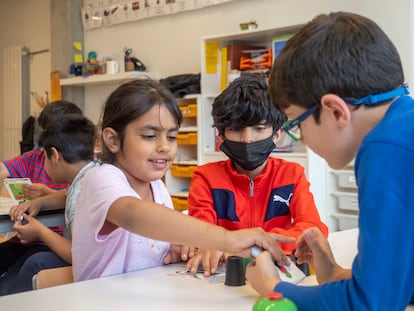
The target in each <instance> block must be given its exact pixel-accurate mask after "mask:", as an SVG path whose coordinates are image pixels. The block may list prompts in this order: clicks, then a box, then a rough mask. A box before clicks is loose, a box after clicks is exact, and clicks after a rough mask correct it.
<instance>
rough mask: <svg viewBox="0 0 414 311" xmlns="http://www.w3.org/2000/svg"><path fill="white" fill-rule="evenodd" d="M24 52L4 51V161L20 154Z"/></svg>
mask: <svg viewBox="0 0 414 311" xmlns="http://www.w3.org/2000/svg"><path fill="white" fill-rule="evenodd" d="M22 51H23V47H22V46H14V47H8V48H5V49H4V50H3V98H2V105H3V113H2V119H3V120H2V121H3V122H2V128H1V135H2V146H1V147H2V148H1V149H2V150H1V151H2V154H1V157H2V158H3V159H10V158H12V157H15V156H17V155H19V154H20V143H19V142H20V141H21V139H22V135H21V128H22V109H23V108H22V107H23V85H24V77H23V72H24V66H25V64H24V60H23V53H22Z"/></svg>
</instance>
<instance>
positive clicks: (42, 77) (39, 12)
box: [0, 0, 51, 159]
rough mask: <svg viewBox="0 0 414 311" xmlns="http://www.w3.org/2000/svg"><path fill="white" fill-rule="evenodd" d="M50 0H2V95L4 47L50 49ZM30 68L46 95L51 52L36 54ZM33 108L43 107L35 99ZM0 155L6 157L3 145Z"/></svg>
mask: <svg viewBox="0 0 414 311" xmlns="http://www.w3.org/2000/svg"><path fill="white" fill-rule="evenodd" d="M50 1H51V0H24V1H16V0H0V29H1V32H0V33H1V35H0V38H1V40H0V73H1V74H0V99H2V98H3V48H5V47H10V46H15V45H23V46H26V47H28V48H29V49H30V51H31V52H34V51H39V50H43V49H50V42H51V41H50V38H51V36H50ZM30 70H31V75H30V82H31V88H30V89H31V91H34V92H37V93H39V95H43V96H45V93H44V92H45V91H50V82H49V81H50V80H49V73H50V71H51V69H50V52H48V53H44V54H38V55H34V56H32V57H31V61H30ZM4 105H7V103H3V102H0V113H1V114H2V113H3V108H2V107H4ZM31 108H32V109H31V112H32V114H35V113H38V112H39V111H40V108H39V107H38V106H37V105H36V104H35V102H34V100H33V99H31ZM2 115H3V114H2ZM1 119H2V118H0V122H1ZM0 128H1V127H0ZM1 137H2V135H0V146H2V141H1ZM0 159H3V148H2V147H0Z"/></svg>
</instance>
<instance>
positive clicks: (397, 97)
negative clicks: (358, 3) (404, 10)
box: [247, 12, 414, 311]
mask: <svg viewBox="0 0 414 311" xmlns="http://www.w3.org/2000/svg"><path fill="white" fill-rule="evenodd" d="M298 77H299V78H298ZM269 87H270V96H271V99H272V100H273V102H274V104H275V106H277V107H278V108H279V109H280V110H281V111H283V112H284V113H285V114H286V115H287V117H288V118H289V119H290V120H292V121H291V122H290V123H287V124H285V126H284V130H285V131H287V132H289V133H291V134H292V132H294V135H292V136H294V137H296V138H297V139H300V140H301V141H302V142H303V143H304V144H306V145H307V146H308V147H309V148H310V149H312V150H313V151H314V152H315V153H317V154H319V155H320V156H321V157H323V158H325V160H326V161H327V162H328V164H329V166H331V167H332V168H334V169H339V168H342V167H344V166H346V165H347V164H348V163H349V162H350V161H352V160H353V159H354V158H355V164H354V167H355V176H356V183H357V186H358V200H359V212H360V214H359V239H358V254H357V256H356V258H355V259H354V262H353V265H352V270H350V269H344V268H342V267H341V266H339V265H338V264H337V263H336V261H335V259H334V258H333V256H332V252H331V250H330V247H329V244H328V242H327V240H326V239H325V238H324V237H323V236H322V234H321V233H320V232H319V230H317V229H316V228H311V229H308V230H307V231H305V233H304V234H303V235H302V236H301V237H299V238H298V240H297V251H296V256H297V257H298V263H300V262H304V261H307V262H310V263H311V264H312V265H313V267H314V269H315V272H316V275H317V279H318V281H319V283H320V285H319V286H314V287H301V286H296V285H292V284H288V283H285V282H281V281H280V279H279V277H278V276H277V273H276V270H275V269H274V264H273V262H272V260H271V258H270V256H269V255H268V254H267V253H266V252H264V253H262V254H261V255H259V256H258V257H257V258H256V262H255V264H252V265H250V266H249V267H248V269H247V278H248V280H249V282H250V284H251V285H252V286H253V287H254V288H255V289H256V290H257V291H258V292H259V293H261V294H262V295H265V294H267V293H268V292H271V291H277V292H281V293H282V294H283V295H284V296H285V297H287V298H290V299H292V300H293V301H294V302H295V303H296V305H297V306H298V309H299V310H302V311H306V310H312V311H315V310H337V311H341V310H404V309H405V308H406V306H407V305H408V304H409V302H410V300H411V299H412V296H413V293H414V279H413V278H412V275H414V265H413V264H412V258H413V257H414V234H413V233H414V232H413V229H412V228H413V227H412V223H413V220H414V191H413V189H414V178H413V175H412V172H413V171H414V147H413V143H412V141H411V138H412V137H413V136H414V122H413V120H414V101H413V99H412V98H411V97H410V96H407V95H408V88H407V87H406V86H405V85H404V74H403V70H402V64H401V60H400V57H399V55H398V52H397V49H396V48H395V46H394V45H393V43H392V42H391V41H390V39H389V38H388V37H387V36H386V34H385V33H384V32H383V31H382V30H381V29H380V28H379V26H378V25H376V24H375V23H374V22H373V21H371V20H370V19H368V18H365V17H363V16H360V15H357V14H352V13H344V12H337V13H331V14H329V15H320V16H318V17H316V18H315V19H313V20H312V21H311V22H310V23H308V24H307V25H305V26H304V27H303V28H302V29H301V30H300V31H299V32H298V33H297V34H296V35H295V36H294V37H292V38H291V39H290V40H289V41H288V42H287V44H286V45H285V47H284V49H283V50H282V51H281V53H280V54H279V55H278V57H277V58H276V60H275V63H274V66H273V68H272V73H271V77H270V81H269ZM299 130H300V131H299Z"/></svg>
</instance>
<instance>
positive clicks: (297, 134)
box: [282, 105, 319, 141]
mask: <svg viewBox="0 0 414 311" xmlns="http://www.w3.org/2000/svg"><path fill="white" fill-rule="evenodd" d="M318 108H319V105H313V106H311V107H310V108H309V109H307V110H306V111H305V112H304V113H302V114H301V115H299V116H298V117H297V118H296V119H294V120H292V121H289V120H288V121H286V122H285V123H284V124H283V125H282V130H283V131H285V133H286V134H288V135H289V137H290V138H292V139H293V140H294V141H300V140H301V139H302V133H301V131H300V124H301V123H302V122H303V121H305V120H306V119H307V118H308V117H309V116H310V115H311V114H312V113H314V112H315V111H316V110H318Z"/></svg>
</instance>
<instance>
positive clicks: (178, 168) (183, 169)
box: [171, 164, 197, 178]
mask: <svg viewBox="0 0 414 311" xmlns="http://www.w3.org/2000/svg"><path fill="white" fill-rule="evenodd" d="M196 167H197V166H196V165H176V164H173V165H171V175H173V176H174V177H189V178H191V176H193V172H194V170H195V169H196Z"/></svg>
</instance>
